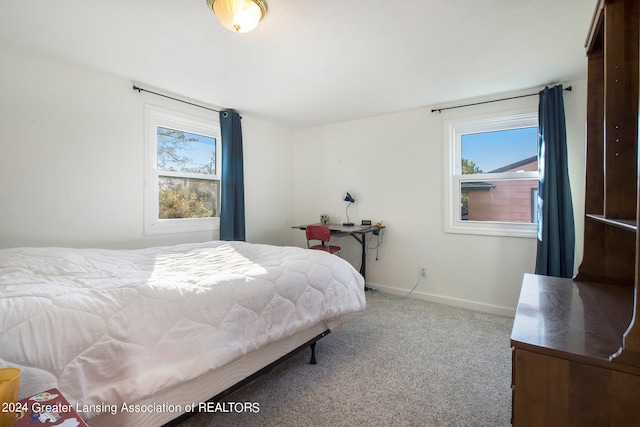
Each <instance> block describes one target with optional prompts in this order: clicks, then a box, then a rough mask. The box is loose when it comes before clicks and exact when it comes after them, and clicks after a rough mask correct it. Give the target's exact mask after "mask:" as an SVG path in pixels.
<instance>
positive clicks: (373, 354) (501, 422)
mask: <svg viewBox="0 0 640 427" xmlns="http://www.w3.org/2000/svg"><path fill="white" fill-rule="evenodd" d="M512 323H513V320H512V319H511V318H507V317H502V316H496V315H490V314H485V313H479V312H474V311H470V310H465V309H460V308H456V307H450V306H446V305H442V304H436V303H431V302H427V301H421V300H415V299H404V300H392V299H388V298H385V297H383V296H382V295H380V294H378V293H371V292H368V293H367V309H366V310H365V311H364V312H362V313H357V314H351V315H348V316H346V317H345V318H344V319H343V324H342V325H341V326H340V327H339V328H338V329H336V330H335V331H333V332H332V333H331V334H329V335H328V336H326V337H324V338H323V339H321V340H320V341H319V342H318V345H317V348H316V355H317V358H318V364H317V365H310V364H308V362H309V356H310V352H309V350H304V351H302V352H300V353H298V354H297V355H295V356H293V357H292V358H291V359H289V360H287V361H286V362H284V363H283V364H282V365H280V366H279V367H277V368H276V369H274V370H273V371H272V372H270V373H269V374H267V375H265V376H263V377H261V378H259V379H258V380H256V381H255V382H254V383H252V384H250V385H248V386H247V387H245V388H243V389H241V390H240V391H238V392H236V393H235V394H233V395H231V396H229V398H228V399H227V401H228V402H242V403H245V402H246V403H249V404H253V406H252V408H254V409H256V408H257V409H259V412H251V411H249V412H244V413H235V412H227V413H220V412H218V413H206V414H205V413H202V414H198V415H196V416H194V417H192V418H190V419H188V420H186V421H184V422H183V423H182V424H180V426H181V427H203V426H274V427H275V426H309V425H313V426H332V427H338V426H358V425H366V426H456V427H457V426H460V427H473V426H489V427H501V426H505V427H507V426H510V418H511V349H510V345H509V337H510V333H511V326H512Z"/></svg>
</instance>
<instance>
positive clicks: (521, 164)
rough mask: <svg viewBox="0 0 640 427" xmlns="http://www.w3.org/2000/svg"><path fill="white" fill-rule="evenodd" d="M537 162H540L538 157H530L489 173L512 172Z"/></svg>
mask: <svg viewBox="0 0 640 427" xmlns="http://www.w3.org/2000/svg"><path fill="white" fill-rule="evenodd" d="M537 161H538V156H532V157H528V158H526V159H522V160H518V161H517V162H515V163H511V164H508V165H506V166H502V167H501V168H498V169H494V170H492V171H489V172H487V173H499V172H507V171H510V170H511V169H515V168H518V167H520V166H524V165H528V164H529V163H534V162H537Z"/></svg>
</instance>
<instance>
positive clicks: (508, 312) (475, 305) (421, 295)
mask: <svg viewBox="0 0 640 427" xmlns="http://www.w3.org/2000/svg"><path fill="white" fill-rule="evenodd" d="M367 286H370V287H373V288H375V289H377V290H380V291H382V292H384V293H386V294H390V295H396V296H404V295H406V294H407V293H408V292H409V290H407V289H399V288H392V287H389V286H381V285H377V284H374V283H368V284H367ZM409 298H415V299H421V300H425V301H431V302H437V303H440V304H447V305H452V306H454V307H460V308H466V309H469V310H475V311H481V312H483V313H492V314H498V315H501V316H507V317H515V314H516V310H515V309H514V308H510V307H501V306H499V305H493V304H486V303H481V302H477V301H471V300H466V299H462V298H453V297H448V296H444V295H436V294H430V293H426V292H421V291H413V292H412V293H411V295H409Z"/></svg>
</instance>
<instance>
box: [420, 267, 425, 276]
mask: <svg viewBox="0 0 640 427" xmlns="http://www.w3.org/2000/svg"><path fill="white" fill-rule="evenodd" d="M426 275H427V267H420V277H426Z"/></svg>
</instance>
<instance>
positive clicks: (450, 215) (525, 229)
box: [444, 109, 539, 238]
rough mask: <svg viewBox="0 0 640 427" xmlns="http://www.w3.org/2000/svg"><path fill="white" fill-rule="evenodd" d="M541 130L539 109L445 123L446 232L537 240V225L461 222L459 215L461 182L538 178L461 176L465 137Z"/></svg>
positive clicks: (512, 174) (504, 174)
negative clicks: (475, 134) (472, 134)
mask: <svg viewBox="0 0 640 427" xmlns="http://www.w3.org/2000/svg"><path fill="white" fill-rule="evenodd" d="M534 126H535V127H538V112H537V110H532V109H528V110H522V111H515V112H514V111H510V112H503V113H497V114H492V115H488V116H475V117H473V118H461V119H454V120H449V121H447V122H445V134H446V137H445V141H446V145H447V146H446V149H445V150H444V151H445V155H446V159H445V162H446V165H447V166H446V167H445V174H446V176H445V183H446V184H445V232H446V233H461V234H476V235H486V236H505V237H527V238H536V237H537V230H538V224H537V223H522V222H501V221H469V220H462V219H461V215H460V200H461V193H462V192H461V191H460V188H461V183H462V182H468V181H502V180H509V181H511V180H531V179H536V180H537V179H539V175H538V171H535V172H534V171H530V172H527V171H521V172H500V173H483V174H467V175H463V174H462V144H461V143H462V135H464V134H471V133H482V132H495V131H501V130H510V129H519V128H524V127H534Z"/></svg>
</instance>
